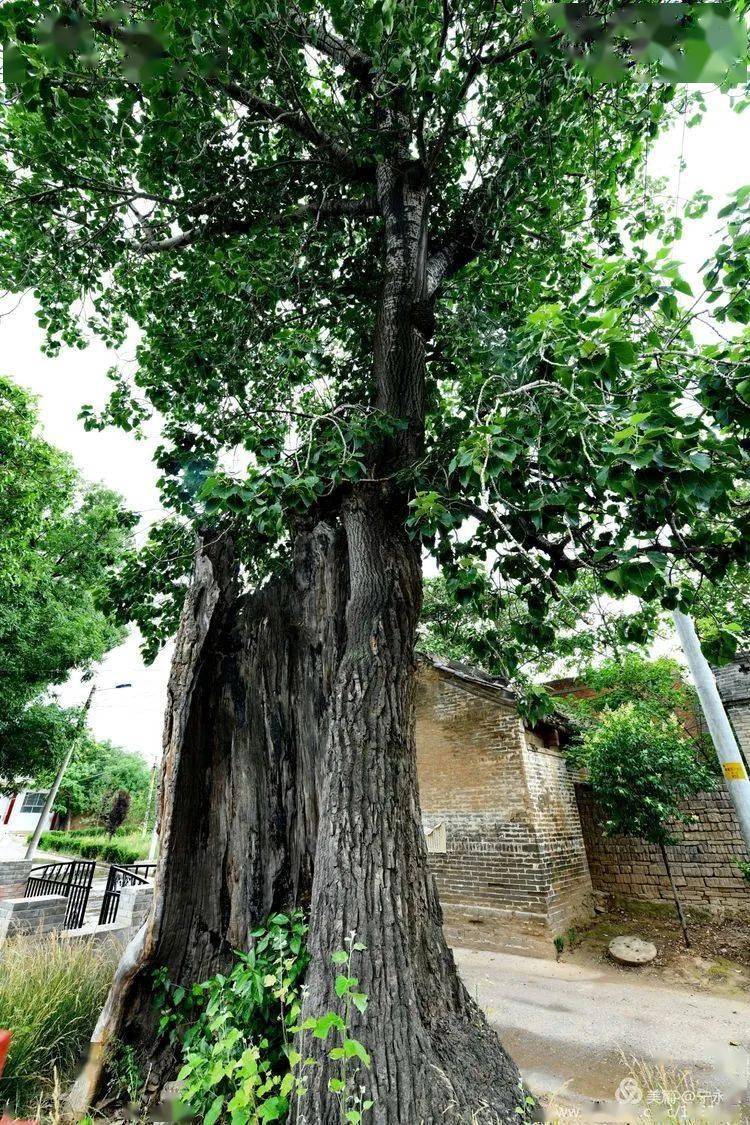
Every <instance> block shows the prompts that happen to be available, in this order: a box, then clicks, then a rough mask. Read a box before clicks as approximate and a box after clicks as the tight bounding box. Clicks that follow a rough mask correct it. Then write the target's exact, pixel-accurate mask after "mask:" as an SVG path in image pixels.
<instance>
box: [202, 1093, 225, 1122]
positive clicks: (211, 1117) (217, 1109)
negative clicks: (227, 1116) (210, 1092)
mask: <svg viewBox="0 0 750 1125" xmlns="http://www.w3.org/2000/svg"><path fill="white" fill-rule="evenodd" d="M223 1108H224V1098H223V1097H221V1096H219V1097H218V1098H214V1100H213V1101H212V1102H211V1105H210V1106H209V1109H208V1112H207V1113H206V1116H205V1117H204V1119H203V1125H214V1122H215V1121H218V1120H219V1117H220V1116H221V1111H222V1109H223Z"/></svg>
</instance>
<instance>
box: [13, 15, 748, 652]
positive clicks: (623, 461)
mask: <svg viewBox="0 0 750 1125" xmlns="http://www.w3.org/2000/svg"><path fill="white" fill-rule="evenodd" d="M655 7H658V6H657V5H655ZM742 8H743V5H738V10H741V9H742ZM607 10H608V5H604V4H601V5H600V4H598V3H594V4H593V5H592V6H591V16H592V18H593V19H594V20H596V19H597V18H598V17H599V16H600V15H602V13H604V12H605V11H607ZM682 26H683V27H685V28H687V29H688V31H689V33H690V36H691V41H695V40H696V37H697V39H700V37H701V35H703V36H704V39H705V28H703V26H702V25H701V23H700V21H699V20H696V19H695V18H694V14H693V15H691V13H690V11H689V10H687V11H686V13H685V16H684V20H683V24H682ZM0 33H2V35H3V36H4V38H5V41H6V52H5V55H6V72H5V75H6V79H5V80H6V100H5V103H4V106H3V109H2V111H0V112H1V115H0V142H1V143H0V148H1V149H2V151H3V152H4V154H5V155H4V157H3V158H2V163H1V164H0V232H2V233H0V276H2V279H3V282H4V284H5V285H7V286H8V287H9V288H11V289H13V290H22V289H25V288H26V287H28V286H29V285H32V286H33V287H34V292H35V295H36V297H37V300H38V302H39V309H40V312H39V316H40V322H41V323H42V325H43V327H44V328H45V329H46V332H47V348H48V349H49V350H50V351H53V352H54V351H55V350H56V349H58V348H59V347H60V346H61V344H63V343H65V344H70V345H74V346H82V345H83V344H84V343H85V341H86V339H87V335H88V334H90V333H94V334H97V335H99V336H100V337H101V338H103V339H104V340H105V341H107V342H109V343H115V344H116V343H119V342H121V341H122V340H123V339H124V337H125V333H126V330H127V326H128V323H129V322H130V321H132V322H134V323H135V324H136V325H137V326H138V328H139V329H140V332H141V336H140V343H139V345H138V348H137V355H136V359H135V364H134V365H133V366H132V367H127V366H126V365H124V366H123V367H122V368H121V369H118V370H115V371H113V372H112V373H111V376H112V379H113V383H114V390H113V395H112V398H111V400H110V403H109V406H108V408H107V409H106V410H105V411H104V414H103V415H102V416H96V415H94V414H93V412H92V411H90V410H89V411H87V412H86V415H85V417H86V420H87V424H88V425H94V426H98V425H106V424H107V423H110V422H113V423H115V424H118V425H121V426H124V427H125V428H136V429H137V427H138V424H139V421H140V420H142V419H143V418H144V417H145V416H147V415H148V414H149V413H150V412H152V411H154V410H156V411H159V412H160V413H161V415H162V416H163V418H164V442H163V445H162V447H161V449H160V452H159V455H158V462H159V465H160V468H161V470H162V489H163V493H164V497H165V499H166V501H167V503H168V504H170V505H171V506H172V507H173V508H174V509H175V511H176V513H177V514H178V515H179V516H180V517H181V518H182V519H183V520H184V521H189V522H196V523H198V524H199V525H200V526H201V527H202V529H203V530H204V533H205V532H209V533H211V534H221V533H222V530H223V529H225V528H226V527H227V526H228V524H231V526H232V528H233V531H234V534H235V536H236V537H237V539H238V543H239V548H240V551H241V554H242V557H243V561H244V563H245V565H246V568H247V571H246V572H247V574H248V576H249V578H250V579H251V580H252V579H258V578H259V577H262V576H263V575H265V574H267V573H268V572H269V571H270V570H272V569H273V568H274V567H275V566H277V565H278V563H279V560H280V559H283V558H284V557H285V556H286V554H287V553H288V550H289V544H290V541H291V539H292V538H293V535H294V533H295V531H296V529H298V528H299V526H300V523H301V521H306V520H309V519H310V518H311V517H315V516H320V515H325V514H331V513H334V514H335V512H336V511H337V508H338V505H339V504H340V502H341V499H342V497H343V496H345V495H346V493H347V491H348V490H349V489H350V488H351V487H352V485H353V484H354V483H355V482H357V481H360V480H362V479H365V478H369V477H370V476H371V474H372V472H373V466H377V465H380V467H381V469H382V459H380V460H379V458H378V455H377V451H378V450H379V449H381V448H382V447H383V446H384V444H387V443H388V442H389V441H391V440H392V439H393V437H394V435H397V434H398V433H399V432H401V431H403V430H404V429H405V428H409V430H410V432H412V430H413V429H415V428H416V430H417V431H418V434H419V440H418V442H417V446H416V447H417V448H419V449H420V452H419V453H418V454H417V455H414V456H412V457H411V458H410V459H409V460H408V461H407V462H406V463H403V462H402V463H401V464H399V465H398V467H397V469H396V470H394V471H395V472H396V480H395V482H394V483H395V484H397V486H398V487H399V488H400V489H401V490H402V492H403V494H404V495H405V496H406V497H407V498H409V499H410V501H411V518H410V529H411V531H412V533H413V534H414V535H415V536H421V537H422V539H423V541H424V543H425V544H426V545H427V546H428V547H429V548H430V549H431V550H432V551H433V552H434V554H435V556H436V557H437V559H438V562H439V563H440V565H441V566H442V567H443V568H444V569H445V570H446V571H447V572H449V573H450V574H453V575H454V576H459V577H460V575H461V573H462V562H463V559H464V558H466V557H469V558H471V559H479V560H485V559H489V560H490V563H491V566H492V567H493V568H494V570H495V572H496V573H497V574H498V575H499V576H500V577H501V579H502V583H503V589H504V590H505V591H506V593H507V596H508V597H509V598H511V597H512V598H519V597H520V598H523V599H524V601H525V602H526V605H527V608H528V614H529V629H530V630H531V631H535V630H536V631H537V632H538V633H539V634H540V635H541V633H542V632H543V629H544V621H545V615H546V613H547V606H548V603H549V601H550V599H554V598H558V597H559V595H560V591H561V590H562V588H563V587H565V586H566V585H569V584H570V583H572V582H574V581H575V580H576V578H577V576H578V574H579V573H580V571H581V569H583V568H587V569H589V570H591V571H593V572H594V573H595V574H596V576H597V580H598V582H599V583H600V584H601V586H602V587H603V588H604V589H607V590H610V591H611V592H613V593H615V594H618V595H619V594H624V593H628V592H632V593H635V594H637V595H639V596H641V597H643V598H646V599H657V600H661V601H663V602H664V603H665V604H668V605H673V604H675V603H676V602H677V601H678V599H679V597H680V596H681V595H680V590H681V587H682V584H683V578H684V576H685V574H686V573H690V574H694V573H695V572H696V571H697V572H698V573H704V574H707V575H708V576H709V577H718V576H720V574H721V573H723V571H724V569H725V568H726V567H727V565H728V564H729V562H730V561H731V560H732V559H735V558H741V559H745V558H746V557H747V553H748V551H749V550H750V534H748V532H749V531H750V526H749V524H750V520H749V517H748V508H747V505H746V504H744V503H742V502H740V501H739V500H738V499H737V495H736V483H737V480H738V479H741V478H742V477H743V476H744V475H746V472H747V457H748V440H749V435H748V431H749V430H750V390H749V389H750V365H749V364H748V360H747V335H746V325H747V322H748V316H749V315H750V301H748V298H747V296H746V287H747V278H748V261H749V254H750V233H748V221H749V220H750V191H748V190H743V191H742V192H740V193H738V194H737V196H736V197H735V199H734V200H733V201H732V202H731V204H730V210H729V211H728V212H727V214H726V216H725V218H726V220H727V234H726V237H725V239H724V241H723V242H722V243H721V245H720V246H719V248H718V250H717V252H716V254H715V255H714V256H713V257H712V258H711V260H710V261H709V262H708V263H707V266H706V271H705V275H704V279H703V285H704V291H703V292H702V293H700V294H696V295H692V294H691V293H690V292H689V286H688V284H687V282H686V281H685V280H684V279H683V278H682V276H681V274H680V271H679V266H678V263H677V262H675V261H674V260H673V259H672V258H671V257H670V252H669V239H670V238H671V239H673V238H674V236H675V234H676V233H677V225H678V224H676V223H674V222H673V221H672V219H671V216H670V219H669V221H668V222H667V221H666V220H665V219H664V218H663V216H660V215H659V213H658V209H656V208H655V207H654V205H653V200H652V186H651V185H650V184H649V182H648V181H647V180H645V179H644V176H643V157H644V154H645V153H646V152H647V151H648V148H649V146H650V145H651V143H652V142H653V139H654V137H655V135H656V133H657V130H658V129H659V127H660V126H661V125H663V124H665V123H666V122H668V121H669V120H670V117H671V115H672V113H673V108H672V106H673V101H674V89H673V88H672V87H670V86H669V85H666V84H664V83H653V82H649V81H641V80H640V79H641V77H642V76H641V75H640V74H639V79H638V81H633V82H631V81H629V80H627V78H626V80H625V81H620V82H618V83H617V84H614V85H607V84H600V83H598V82H597V81H596V79H595V77H594V76H592V74H590V73H587V70H586V67H585V66H581V65H579V62H578V61H576V60H575V59H574V58H572V57H571V51H569V50H568V48H567V42H568V41H567V39H566V33H565V32H564V31H561V30H560V27H559V26H558V25H557V23H556V22H555V20H554V19H553V18H552V16H551V15H550V13H549V11H548V9H547V6H546V5H543V4H541V3H529V4H524V5H510V4H502V5H498V4H494V3H492V4H489V3H487V2H486V0H462V2H459V3H456V4H445V3H441V2H439V0H408V2H406V3H399V4H396V3H395V2H393V0H377V2H372V0H346V2H340V0H337V2H336V3H327V4H321V3H316V2H315V0H304V2H300V3H298V4H297V3H287V2H285V3H284V4H279V3H276V2H275V0H229V2H222V3H221V4H219V3H217V2H216V0H170V2H167V3H165V2H163V0H160V2H158V3H157V2H155V0H134V2H133V3H132V4H131V5H130V6H123V7H120V8H118V9H116V10H112V11H111V12H107V13H106V14H102V12H101V10H100V8H99V6H98V5H97V4H96V3H94V0H69V2H63V3H62V4H60V5H59V6H58V5H54V4H51V3H48V2H46V0H10V2H6V3H5V4H4V5H3V7H2V9H1V10H0ZM587 50H588V48H587V47H586V46H585V44H584V46H583V48H581V45H580V43H579V44H577V46H576V52H577V53H578V54H582V55H583V56H584V59H585V57H586V53H587ZM691 50H692V48H691ZM624 57H625V58H627V51H625V56H624ZM626 69H627V66H626ZM680 108H682V106H681V107H680ZM685 112H687V107H685ZM691 119H692V111H691ZM383 169H388V170H389V173H393V174H394V175H395V176H396V177H397V179H398V178H399V177H400V178H401V181H403V182H406V181H407V180H408V181H409V182H411V183H414V184H417V185H420V184H422V185H424V184H427V185H428V188H429V201H430V205H429V214H428V218H427V221H426V223H425V228H424V230H423V231H421V232H420V239H421V240H422V246H423V250H424V259H423V260H424V262H425V268H424V278H423V290H422V298H423V299H421V300H419V301H414V303H413V305H412V307H411V310H410V323H409V326H408V331H409V332H410V333H413V332H417V333H419V334H420V336H421V337H422V339H423V340H424V347H425V352H426V360H427V363H426V375H425V386H424V388H423V389H424V402H425V407H424V411H421V409H419V408H417V409H416V415H417V416H416V417H415V408H414V402H413V401H412V399H411V398H410V397H409V395H408V394H407V393H406V392H404V394H403V395H402V396H401V397H400V398H399V397H398V396H396V398H395V400H394V401H391V402H390V404H389V406H388V408H385V407H384V406H383V405H382V403H381V402H380V401H379V399H378V395H377V388H376V386H375V378H374V368H375V364H374V362H373V336H374V332H375V324H376V318H377V316H378V310H379V309H380V314H381V315H384V314H385V311H387V310H386V305H384V304H383V303H382V302H381V304H380V306H379V303H378V302H379V296H380V294H381V293H382V290H383V283H384V254H383V234H384V219H385V217H386V211H387V200H384V197H383V192H382V184H383V176H382V173H383ZM654 234H656V235H658V236H660V237H661V238H662V239H663V240H664V241H665V246H664V248H663V249H662V250H661V251H659V252H658V253H657V254H656V255H655V256H654V255H653V253H651V252H649V250H647V249H646V247H647V245H648V244H647V241H646V240H647V239H648V237H650V236H653V235H654ZM83 298H85V300H83V301H82V299H83ZM81 301H82V303H81ZM706 302H709V306H707V305H706ZM706 307H710V308H711V310H712V315H713V316H714V317H715V318H717V319H718V320H719V321H725V322H727V323H729V322H731V323H732V325H733V326H736V328H737V332H736V334H734V335H731V336H729V337H728V338H727V339H725V338H724V337H723V336H722V337H718V338H717V342H716V343H714V344H711V345H709V346H704V345H702V344H700V343H699V342H698V341H697V340H696V338H695V337H694V335H693V331H692V325H693V323H694V321H695V319H696V317H698V316H701V315H703V313H704V311H705V309H706ZM417 397H418V398H419V397H420V396H417ZM177 534H178V535H182V534H183V532H182V531H178V532H177ZM149 550H150V551H151V552H152V555H154V554H155V555H158V556H159V557H160V558H161V557H165V556H166V559H167V562H166V563H165V564H164V565H162V566H159V565H157V566H155V567H153V569H152V573H153V574H155V575H160V576H161V579H162V580H163V586H162V591H161V593H158V592H156V591H153V592H152V597H153V599H154V600H155V601H156V602H158V613H157V614H156V629H155V633H154V636H153V638H152V646H153V644H155V643H157V641H158V639H159V637H160V636H162V635H163V634H164V632H165V631H166V630H167V629H168V627H169V623H170V622H171V621H173V619H174V606H175V604H176V603H175V601H174V594H173V591H174V583H175V581H176V580H178V578H179V575H178V571H179V566H178V565H177V562H178V560H179V559H180V557H181V556H182V554H188V553H189V552H182V550H174V549H172V548H171V547H170V545H169V543H168V542H167V541H165V537H164V535H162V536H161V539H158V538H157V539H156V540H155V541H154V543H152V544H151V546H150V548H149ZM186 568H187V564H186V563H185V566H184V568H183V569H186ZM170 588H171V590H172V594H170ZM131 593H132V590H131ZM682 596H683V597H684V598H687V597H688V596H689V590H688V588H687V587H685V590H684V592H683V594H682ZM170 599H171V600H170ZM132 602H133V599H132V597H130V596H129V594H128V591H127V590H126V591H125V594H124V598H123V604H131V605H132Z"/></svg>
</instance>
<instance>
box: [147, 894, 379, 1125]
mask: <svg viewBox="0 0 750 1125" xmlns="http://www.w3.org/2000/svg"><path fill="white" fill-rule="evenodd" d="M306 932H307V926H306V925H305V923H304V919H303V917H302V914H301V913H300V912H296V913H294V914H293V915H292V916H291V917H288V916H287V915H285V914H276V915H273V916H272V917H271V918H269V920H268V923H267V926H266V927H265V928H263V929H260V930H257V931H256V932H255V933H254V934H253V935H252V936H253V937H254V939H255V945H254V947H253V949H252V950H251V951H250V952H249V953H238V954H237V962H236V964H235V966H234V968H233V969H232V970H231V971H230V973H229V974H228V975H227V976H224V975H219V976H216V977H213V978H212V979H211V980H208V981H206V982H205V983H203V984H197V985H194V986H193V988H192V990H191V991H190V992H187V993H186V990H185V989H184V988H183V987H181V986H178V987H175V986H173V985H171V984H170V983H169V982H168V981H167V980H166V978H165V976H164V974H157V978H156V984H157V994H158V997H159V1000H158V1003H159V1006H160V1007H161V1011H162V1016H161V1023H160V1031H162V1032H165V1031H167V1030H169V1031H170V1032H171V1034H172V1035H173V1036H174V1037H175V1038H176V1039H178V1040H181V1041H182V1059H183V1065H182V1068H181V1070H180V1073H179V1078H180V1080H182V1082H183V1083H184V1086H183V1094H182V1096H183V1098H184V1100H185V1102H186V1103H187V1105H188V1107H189V1109H190V1111H191V1113H192V1114H194V1115H195V1117H196V1118H197V1119H198V1120H200V1121H201V1122H202V1123H203V1125H214V1123H215V1122H231V1125H250V1123H252V1125H255V1123H257V1122H261V1121H262V1122H265V1121H283V1120H286V1118H287V1115H288V1112H289V1109H290V1106H291V1104H292V1103H293V1101H294V1099H295V1097H296V1096H297V1095H299V1094H301V1093H302V1092H303V1091H304V1089H305V1084H306V1071H305V1068H306V1067H307V1066H308V1065H310V1064H308V1062H307V1060H306V1059H305V1057H304V1056H305V1054H306V1053H307V1052H306V1050H305V1047H304V1037H305V1033H306V1032H310V1033H311V1034H312V1035H313V1036H315V1037H316V1038H318V1039H328V1038H329V1036H333V1038H334V1040H335V1045H334V1046H333V1047H331V1049H330V1050H329V1052H328V1054H329V1058H331V1059H332V1060H334V1061H337V1062H338V1071H339V1075H338V1077H335V1078H332V1079H331V1083H330V1088H331V1090H333V1091H334V1092H335V1093H336V1094H337V1096H338V1097H339V1106H340V1114H339V1119H340V1120H341V1122H349V1123H352V1125H354V1123H357V1122H361V1121H362V1120H363V1117H364V1114H365V1113H366V1112H367V1110H369V1109H370V1108H371V1107H372V1104H373V1103H372V1101H371V1100H370V1099H368V1098H365V1097H364V1090H363V1087H362V1085H361V1082H360V1081H359V1080H358V1078H357V1073H358V1070H359V1067H360V1065H364V1066H365V1067H369V1066H370V1058H369V1056H368V1054H367V1052H366V1050H365V1048H364V1047H363V1046H362V1044H361V1043H359V1042H358V1041H357V1040H356V1039H353V1038H352V1037H351V1036H350V1034H349V1030H348V1025H349V1016H350V1013H351V1010H352V1007H353V1006H355V1007H357V1008H358V1009H359V1011H361V1012H364V1011H365V1008H366V1006H367V997H366V996H365V995H364V994H363V993H361V992H359V991H358V990H357V989H358V983H359V982H358V980H357V978H356V977H353V976H351V971H352V960H353V957H354V955H355V954H358V953H360V952H362V951H363V950H364V946H362V945H360V944H358V943H356V942H355V941H354V935H350V936H349V938H348V939H347V942H346V945H347V949H346V950H342V951H340V952H337V953H334V954H333V957H332V960H333V962H334V965H336V966H337V967H338V969H337V972H338V975H337V977H336V995H337V996H338V997H339V999H340V1001H341V1006H342V1012H341V1013H337V1012H326V1013H325V1015H323V1016H320V1017H314V1018H311V1019H307V1020H305V1022H304V1023H303V1024H301V1025H300V1024H299V1023H298V1021H299V1015H300V1011H301V1003H302V1001H301V992H302V981H303V977H304V973H305V970H306V968H307V964H308V961H309V957H308V954H307V950H306V948H305V942H304V939H305V934H306Z"/></svg>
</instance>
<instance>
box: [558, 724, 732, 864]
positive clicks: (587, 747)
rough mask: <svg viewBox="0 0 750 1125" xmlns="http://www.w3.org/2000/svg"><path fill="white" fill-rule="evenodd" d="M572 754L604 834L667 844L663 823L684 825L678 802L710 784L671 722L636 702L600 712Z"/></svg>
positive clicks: (669, 839) (671, 839)
mask: <svg viewBox="0 0 750 1125" xmlns="http://www.w3.org/2000/svg"><path fill="white" fill-rule="evenodd" d="M573 753H574V756H575V760H576V761H577V762H578V763H579V764H580V765H583V766H584V767H585V768H586V770H587V771H588V778H589V781H590V782H591V786H592V788H593V790H594V796H595V798H596V800H597V802H598V804H599V806H600V807H601V808H602V810H603V811H604V813H605V816H606V822H605V825H604V829H605V832H606V833H607V834H608V835H614V834H624V835H629V836H640V837H641V838H642V839H644V840H649V841H650V842H651V843H653V844H671V843H673V842H674V837H673V834H672V832H671V829H670V827H669V822H670V821H685V820H687V814H686V813H685V812H684V811H683V810H682V809H681V808H680V802H682V801H684V800H685V799H686V798H688V797H691V796H693V795H694V794H695V793H699V792H702V791H704V790H709V789H712V788H713V786H714V784H715V782H714V778H713V776H712V774H711V773H710V772H709V771H708V769H707V768H706V767H705V766H704V765H703V764H702V763H701V762H700V761H699V760H698V759H697V758H696V755H695V747H694V745H693V743H692V742H691V740H690V739H688V738H687V737H686V736H685V732H684V730H683V728H682V727H681V726H680V724H679V723H678V722H677V720H676V719H674V718H671V717H666V718H665V717H663V716H661V715H658V714H655V713H654V711H653V709H652V708H651V707H650V706H649V705H648V704H646V705H644V704H642V703H640V702H638V703H627V704H624V705H622V706H620V707H618V708H617V709H616V710H614V711H604V712H602V714H601V715H600V716H599V719H598V722H597V724H596V725H595V726H593V727H592V728H591V729H589V730H587V731H586V733H585V734H584V736H583V739H582V741H581V744H580V746H578V747H576V748H575V750H574V751H573Z"/></svg>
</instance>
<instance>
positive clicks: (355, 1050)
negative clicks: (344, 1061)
mask: <svg viewBox="0 0 750 1125" xmlns="http://www.w3.org/2000/svg"><path fill="white" fill-rule="evenodd" d="M343 1047H344V1054H345V1055H346V1057H347V1058H358V1059H359V1060H360V1061H361V1062H363V1063H364V1064H365V1066H366V1067H369V1066H370V1056H369V1055H368V1053H367V1051H366V1050H365V1049H364V1047H363V1046H362V1044H361V1043H360V1042H359V1041H358V1040H357V1039H345V1040H344V1043H343Z"/></svg>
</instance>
